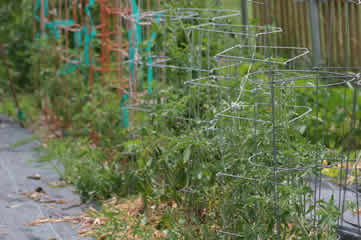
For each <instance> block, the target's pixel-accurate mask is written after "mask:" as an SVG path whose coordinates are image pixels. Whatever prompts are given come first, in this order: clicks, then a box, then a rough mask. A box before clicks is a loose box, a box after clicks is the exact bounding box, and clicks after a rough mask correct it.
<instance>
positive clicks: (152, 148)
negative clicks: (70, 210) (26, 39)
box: [7, 1, 359, 239]
mask: <svg viewBox="0 0 361 240" xmlns="http://www.w3.org/2000/svg"><path fill="white" fill-rule="evenodd" d="M205 2H206V1H182V2H181V1H179V2H178V1H176V2H175V3H174V4H175V6H182V7H205V5H204V4H205ZM171 7H174V5H172V6H171ZM184 27H186V25H185V26H179V25H177V23H173V24H170V25H168V26H167V29H165V30H166V31H168V32H169V33H171V34H173V35H174V36H176V39H177V41H176V42H175V40H174V39H168V40H165V39H162V37H158V38H157V39H156V44H160V43H163V44H165V45H166V47H167V48H168V49H169V51H168V55H169V57H172V59H174V61H175V63H176V64H178V65H182V64H183V63H185V62H186V61H187V58H186V57H185V54H184V52H190V51H191V50H190V48H191V46H190V42H189V39H190V36H189V35H188V34H189V33H187V32H186V31H185V30H184ZM157 29H158V30H159V32H163V31H164V29H159V27H157V26H154V30H157ZM159 36H161V34H159ZM214 41H217V39H214ZM36 44H37V47H39V46H40V49H41V51H39V52H38V55H36V54H34V55H32V57H31V58H30V59H29V64H31V63H37V62H39V61H41V60H42V61H43V63H42V65H41V68H40V69H39V72H38V73H37V74H38V80H39V88H38V89H37V91H36V92H35V96H36V97H35V99H36V101H37V103H36V105H38V106H39V107H40V106H42V108H43V112H44V111H45V112H46V111H47V113H48V114H50V115H52V116H54V117H55V119H54V121H55V122H58V127H59V128H61V129H63V130H64V131H63V135H64V138H61V139H55V140H51V141H50V142H49V143H48V145H47V147H46V151H47V153H48V154H47V155H44V156H43V158H42V160H43V161H51V160H52V159H57V160H58V161H59V162H60V163H61V164H62V165H63V167H64V170H61V169H58V171H59V173H60V174H61V176H62V177H63V178H64V179H65V180H67V181H68V182H71V183H73V184H74V185H75V186H77V189H78V190H79V193H80V194H81V196H82V197H83V199H84V200H87V199H95V200H104V199H107V198H110V197H112V196H114V195H117V196H122V197H124V196H129V195H137V194H140V195H141V196H142V199H143V201H144V208H145V209H147V208H149V207H151V206H148V203H149V202H159V203H164V202H176V204H177V206H178V207H177V209H173V210H171V211H169V212H166V213H165V214H164V216H162V218H161V220H160V221H159V224H158V225H157V226H158V228H159V230H161V231H162V232H164V231H165V232H169V235H168V239H219V237H220V236H221V235H222V234H221V233H218V234H217V231H219V230H221V229H222V230H224V231H229V232H234V233H240V236H238V237H237V235H234V237H231V238H229V239H247V238H249V239H273V238H274V237H276V231H275V227H276V225H277V220H279V222H280V227H281V232H282V235H281V238H282V239H312V238H315V239H335V238H336V235H335V234H336V233H335V222H336V219H337V217H338V211H337V209H336V208H335V207H334V206H335V204H334V203H333V202H332V201H330V202H323V201H320V202H318V203H317V209H314V207H313V206H314V205H313V202H312V194H313V190H312V189H311V188H310V186H309V182H308V180H309V177H310V176H312V175H315V174H316V175H317V173H316V171H315V169H313V168H312V167H310V166H313V163H314V159H315V156H314V155H313V152H314V150H315V145H314V144H313V143H314V142H316V141H317V139H316V140H315V139H314V132H315V124H314V121H323V120H322V116H326V118H327V119H328V121H327V122H329V123H330V124H329V125H325V127H326V131H327V132H328V134H327V139H326V141H325V144H324V145H325V146H323V147H324V151H323V152H324V155H325V156H327V154H329V153H328V150H327V147H329V148H335V147H336V146H338V147H339V146H340V138H342V137H341V136H342V135H341V133H340V132H339V130H338V129H335V127H334V126H333V125H332V123H334V122H336V123H337V125H339V124H338V123H339V122H337V121H342V120H343V119H344V118H345V115H346V114H349V109H348V110H347V111H346V110H345V109H342V107H339V108H336V109H337V110H336V111H334V112H332V111H329V112H321V113H320V119H309V118H306V119H304V120H303V121H300V122H297V124H296V128H290V127H289V126H286V125H282V124H281V123H284V122H287V121H288V120H289V119H291V118H292V117H294V116H297V115H299V114H300V113H301V112H300V111H299V110H295V109H292V108H290V107H289V105H291V101H293V100H292V93H291V92H290V91H287V90H285V91H280V92H278V93H277V94H279V95H277V96H278V97H279V98H280V99H283V100H284V102H283V103H281V102H280V103H279V105H278V106H277V107H278V108H277V111H279V112H280V113H279V115H278V116H277V121H279V122H278V123H279V125H278V127H279V132H278V134H279V135H277V147H278V148H279V149H277V151H278V156H279V157H278V159H277V162H276V163H275V161H274V155H273V152H272V149H271V148H270V147H269V146H272V144H273V132H272V126H271V125H270V124H269V123H262V124H261V123H255V122H254V121H251V120H252V117H257V118H258V119H269V117H270V112H271V111H272V109H271V106H270V104H269V98H270V95H269V92H266V91H265V92H262V91H259V92H257V98H256V100H257V101H258V102H261V103H264V104H263V105H262V104H259V105H257V104H254V103H255V101H253V100H252V99H254V97H255V95H254V92H252V89H253V86H252V85H251V84H250V85H246V86H245V88H246V90H249V92H247V94H245V95H244V97H243V98H242V101H243V102H244V104H239V105H237V106H230V107H231V108H229V109H230V110H229V111H228V112H226V113H225V116H221V117H219V116H217V115H216V114H217V113H219V111H220V110H223V109H225V107H227V106H228V105H227V104H229V103H230V102H232V101H233V100H234V99H236V98H237V96H238V95H237V91H236V93H232V91H233V90H234V89H237V90H238V87H239V81H238V80H236V79H233V80H229V81H228V80H227V81H226V80H224V79H223V80H222V79H217V78H216V79H213V82H212V84H213V85H214V86H222V87H221V88H220V87H209V86H204V85H201V84H205V83H209V82H208V81H205V82H199V83H200V85H187V86H185V85H184V82H185V81H186V80H189V79H186V77H187V73H184V72H182V71H179V70H169V71H168V72H167V75H166V76H167V79H166V81H165V83H164V84H159V85H157V83H155V84H153V93H152V94H143V95H144V96H142V97H140V101H138V102H137V106H135V108H132V106H130V105H128V106H127V113H128V116H129V127H128V128H124V122H123V121H124V120H123V117H124V111H122V108H121V104H120V96H119V95H118V94H117V92H116V90H115V89H114V88H113V87H112V86H106V87H104V86H102V84H101V83H100V82H96V83H95V85H94V86H93V88H92V89H90V86H89V83H88V82H87V76H86V75H85V76H84V75H82V74H79V72H77V71H74V72H72V73H70V74H67V75H62V76H59V75H57V74H56V70H55V68H54V67H53V65H52V64H53V62H54V58H55V55H51V54H47V55H44V54H42V53H44V52H46V53H51V52H52V51H50V50H51V46H52V43H51V42H50V41H49V39H40V40H39V41H38V42H37V43H36ZM217 46H219V45H218V44H216V42H214V43H213V44H211V50H212V51H217V49H216V48H217ZM200 52H201V54H200V55H199V56H198V57H200V58H201V59H200V62H203V63H206V62H207V61H208V58H207V57H208V56H207V54H206V50H205V49H201V51H200ZM39 54H42V55H39ZM95 54H96V53H95ZM144 57H146V56H144ZM145 69H146V68H145ZM247 69H248V65H246V64H245V65H244V66H242V67H241V68H240V69H236V70H234V69H233V71H237V73H238V74H240V75H241V74H245V72H246V70H247ZM143 70H144V69H143ZM128 71H129V69H128ZM127 73H128V72H127ZM127 73H126V74H127ZM142 74H143V75H142V78H143V79H146V77H147V73H145V72H143V73H142ZM214 74H215V75H219V76H222V75H226V74H227V73H226V71H225V70H219V71H218V72H215V73H214ZM233 74H234V72H233ZM79 76H82V77H79ZM199 76H201V74H199ZM112 78H114V76H110V77H109V79H112ZM96 79H99V76H96ZM109 81H110V80H109ZM264 81H265V82H267V79H264ZM65 85H66V88H65V87H64V86H65ZM145 85H146V84H145V83H143V85H141V86H140V89H138V90H139V91H141V92H142V93H143V90H144V89H145V87H144V86H145ZM230 89H231V90H230ZM341 91H342V90H341V88H340V89H332V90H331V91H328V92H327V93H326V92H321V93H320V95H322V96H323V97H321V98H320V106H321V107H323V105H324V104H326V102H323V101H324V99H325V95H326V94H328V97H329V98H328V99H329V100H328V101H327V104H328V105H329V106H330V107H329V108H330V109H331V108H332V109H334V108H333V106H334V105H337V104H338V102H339V101H340V96H341V94H342V93H341ZM347 94H349V96H352V95H350V93H346V95H347ZM298 96H300V97H299V99H297V103H298V104H299V105H306V106H307V105H313V104H314V101H315V95H314V94H313V93H312V92H307V91H304V92H302V90H300V91H299V92H298ZM347 99H348V100H347V101H348V102H347V105H349V103H350V101H351V98H350V97H349V98H347ZM252 101H253V103H252ZM143 103H148V104H143ZM250 103H251V104H250ZM288 103H289V104H288ZM228 107H229V106H228ZM356 107H357V108H359V105H358V106H356ZM7 108H10V107H7ZM144 108H145V109H146V110H150V111H142V110H140V109H144ZM9 111H10V110H9ZM29 111H33V110H29ZM226 115H231V116H234V117H227V116H226ZM237 117H238V118H237ZM245 118H250V119H251V120H249V119H248V120H247V119H245ZM240 119H241V120H240ZM347 119H348V120H347V121H350V118H347ZM210 120H212V121H210ZM346 125H349V124H345V126H346ZM346 132H349V131H347V128H346ZM351 135H352V136H350V137H353V138H355V148H356V147H357V146H358V145H357V144H358V143H357V141H359V139H358V137H357V135H356V134H355V133H352V134H351ZM260 152H262V153H263V154H262V155H258V156H254V153H260ZM252 156H253V157H252ZM325 158H326V157H325ZM274 164H277V166H279V167H282V166H284V167H285V168H287V169H288V170H285V171H280V172H279V173H278V174H277V176H276V177H275V176H274V167H277V166H275V165H274ZM54 167H57V165H56V164H55V165H54ZM289 169H292V170H290V171H289ZM316 170H318V169H317V168H316ZM240 176H241V177H240ZM275 189H276V191H277V194H275ZM275 198H277V199H276V200H277V205H275ZM276 211H278V212H276ZM314 211H316V212H315V214H316V215H317V216H318V229H314V228H313V223H312V221H311V220H310V218H309V217H308V216H309V215H310V214H311V213H312V212H314ZM111 218H112V219H113V221H111V222H110V223H109V224H110V225H111V226H110V228H112V231H116V230H118V231H126V228H124V224H123V225H122V223H120V222H119V221H118V220H117V218H116V216H112V217H111ZM113 228H116V229H113ZM123 228H124V229H123ZM122 229H123V230H122ZM143 235H144V236H147V237H149V236H150V235H149V234H148V233H144V234H143Z"/></svg>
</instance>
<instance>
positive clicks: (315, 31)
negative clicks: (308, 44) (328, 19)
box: [309, 0, 322, 67]
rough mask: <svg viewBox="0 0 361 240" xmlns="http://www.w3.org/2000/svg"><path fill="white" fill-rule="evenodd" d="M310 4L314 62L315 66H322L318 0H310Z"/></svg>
mask: <svg viewBox="0 0 361 240" xmlns="http://www.w3.org/2000/svg"><path fill="white" fill-rule="evenodd" d="M309 4H310V21H311V36H312V63H313V66H314V67H317V66H320V64H321V61H322V59H321V58H322V56H321V35H320V21H319V15H318V6H317V0H309Z"/></svg>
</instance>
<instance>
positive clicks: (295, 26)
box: [252, 0, 361, 67]
mask: <svg viewBox="0 0 361 240" xmlns="http://www.w3.org/2000/svg"><path fill="white" fill-rule="evenodd" d="M313 1H315V6H316V7H317V11H316V14H317V13H318V16H317V17H318V20H319V21H318V23H317V21H315V22H313V21H312V20H311V17H310V4H311V1H309V0H273V1H268V0H258V1H257V2H264V3H265V4H254V5H253V7H252V13H253V19H254V20H255V21H256V22H257V23H258V24H260V25H265V24H267V23H268V24H269V23H273V24H275V25H277V26H280V27H282V28H283V33H282V34H280V36H279V38H278V44H279V45H281V46H298V47H307V48H309V49H310V50H315V49H313V45H315V42H314V41H313V40H314V39H313V40H312V34H314V33H313V32H312V31H313V30H314V29H312V28H311V25H312V24H317V25H319V36H320V39H319V40H318V41H319V43H318V44H319V46H320V47H321V49H320V53H321V56H320V60H321V63H322V64H323V65H327V64H329V65H330V66H347V67H350V66H361V5H356V4H353V3H351V2H349V1H347V0H313ZM267 16H268V17H267ZM316 20H317V19H316ZM316 34H317V33H316ZM313 52H315V51H313Z"/></svg>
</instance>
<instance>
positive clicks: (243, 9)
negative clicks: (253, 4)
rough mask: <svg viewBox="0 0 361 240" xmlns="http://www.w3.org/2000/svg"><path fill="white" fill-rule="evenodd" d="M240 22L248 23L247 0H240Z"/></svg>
mask: <svg viewBox="0 0 361 240" xmlns="http://www.w3.org/2000/svg"><path fill="white" fill-rule="evenodd" d="M241 15H242V24H243V25H248V0H241Z"/></svg>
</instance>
